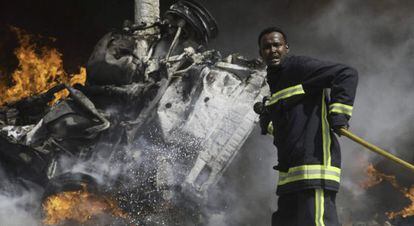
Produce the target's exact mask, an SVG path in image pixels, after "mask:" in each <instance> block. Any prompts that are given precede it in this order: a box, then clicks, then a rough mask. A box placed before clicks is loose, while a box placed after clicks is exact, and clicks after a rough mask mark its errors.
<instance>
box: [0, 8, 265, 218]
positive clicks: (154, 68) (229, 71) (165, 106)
mask: <svg viewBox="0 0 414 226" xmlns="http://www.w3.org/2000/svg"><path fill="white" fill-rule="evenodd" d="M158 14H159V3H158V2H157V1H153V0H146V1H144V0H142V1H136V18H135V20H136V21H135V23H130V22H125V24H124V27H123V29H122V31H118V32H111V33H108V34H106V35H105V36H104V37H103V38H102V39H101V40H100V41H99V42H98V43H97V45H96V47H95V50H94V51H93V53H92V55H91V57H90V59H89V61H88V64H87V82H86V85H85V86H81V85H76V86H74V87H70V86H68V85H65V84H62V85H58V86H56V87H54V88H52V89H50V90H49V91H47V92H46V93H43V94H40V95H37V96H31V97H29V98H26V99H23V100H20V101H18V102H16V103H13V104H9V105H7V106H6V107H3V108H2V110H1V112H0V125H1V127H0V143H1V150H0V155H1V158H0V159H1V164H2V165H3V167H4V168H5V169H6V170H7V172H8V174H9V175H12V176H11V177H13V178H14V180H16V181H19V183H21V184H25V183H29V182H27V181H30V183H36V184H38V185H40V186H42V187H43V188H44V195H43V197H45V198H46V197H48V196H51V195H53V194H55V193H58V192H62V191H68V190H76V189H80V186H81V185H82V184H87V185H88V189H89V190H92V191H93V190H94V191H95V192H103V193H110V194H112V195H115V196H116V197H117V198H118V201H119V202H120V206H121V207H123V208H124V209H126V210H127V212H130V213H131V214H132V215H133V214H136V215H140V214H141V215H142V216H145V217H146V218H145V219H146V220H144V219H143V218H141V219H140V222H141V223H142V224H144V225H145V223H147V224H151V222H154V221H155V220H154V219H155V218H157V217H154V216H155V215H157V214H158V215H162V214H161V213H160V212H161V211H160V210H159V208H160V207H161V206H163V205H164V204H165V203H168V205H170V206H179V207H180V208H183V206H187V207H188V211H189V212H190V213H191V212H196V211H195V210H194V208H193V206H194V205H193V206H192V205H190V204H189V203H203V202H205V201H206V200H207V196H208V191H209V189H210V188H211V187H212V186H213V185H215V184H216V183H217V181H218V180H219V179H220V177H221V175H222V174H223V172H225V170H226V168H227V167H228V166H229V164H230V163H231V162H232V160H233V158H234V157H235V155H236V154H237V152H238V151H239V150H240V148H241V146H242V145H243V143H244V141H245V140H246V139H247V137H248V136H249V134H250V132H251V131H252V129H253V127H254V123H255V120H256V118H257V115H256V114H255V113H254V111H253V109H252V105H253V103H255V102H257V101H260V100H261V99H262V97H263V96H264V94H265V93H266V92H268V91H267V88H266V86H265V74H264V70H263V67H262V66H261V64H260V63H259V62H257V61H248V60H246V59H244V58H243V57H240V56H238V55H235V54H234V55H230V56H229V57H226V58H222V57H221V56H220V53H219V52H218V51H215V50H205V49H204V47H203V46H204V45H206V44H207V43H208V41H209V40H211V39H212V38H214V37H215V36H216V35H217V33H218V28H217V25H216V22H215V20H214V18H213V17H212V16H211V15H210V14H209V12H208V11H207V10H206V9H205V8H204V7H203V6H201V5H199V4H198V3H197V2H195V1H190V0H182V1H179V2H177V3H175V4H173V5H172V6H171V7H170V8H169V9H168V10H167V11H166V13H165V14H164V18H163V20H162V21H161V20H160V19H159V16H158ZM62 89H67V90H68V91H69V92H70V95H69V97H68V98H66V99H64V100H61V101H60V102H58V103H57V104H55V105H54V106H52V107H49V106H48V102H50V100H52V99H53V94H54V93H56V92H57V91H59V90H62ZM79 165H81V166H82V169H81V170H79V169H78V170H76V167H75V166H79ZM115 171H116V172H115ZM122 197H123V198H122ZM189 200H191V201H189ZM184 203H185V205H184ZM164 206H165V205H164ZM190 206H191V207H190ZM138 213H139V214H138ZM193 214H194V213H193ZM170 215H171V214H170ZM190 215H192V214H190ZM148 216H153V217H152V218H151V217H148ZM177 216H179V215H176V216H175V217H177ZM187 216H188V214H187ZM161 218H162V217H161ZM184 218H186V217H184ZM195 218H197V219H198V220H197V221H199V216H197V217H195Z"/></svg>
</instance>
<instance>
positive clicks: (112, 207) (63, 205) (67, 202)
mask: <svg viewBox="0 0 414 226" xmlns="http://www.w3.org/2000/svg"><path fill="white" fill-rule="evenodd" d="M42 206H43V210H44V211H45V219H44V220H43V223H44V224H45V225H56V224H59V223H62V222H64V221H66V220H74V221H77V222H79V223H85V222H87V221H88V220H90V219H91V218H92V217H93V216H97V215H99V214H103V213H110V214H112V215H113V216H115V217H121V218H126V217H127V214H126V213H124V212H123V211H122V210H121V209H120V208H119V207H118V205H117V203H116V201H115V200H113V199H111V198H108V197H101V196H99V197H98V196H97V195H94V194H92V193H89V192H88V191H87V189H86V185H82V190H78V191H67V192H62V193H58V194H56V195H53V196H50V197H48V198H47V199H46V200H45V201H44V202H43V204H42Z"/></svg>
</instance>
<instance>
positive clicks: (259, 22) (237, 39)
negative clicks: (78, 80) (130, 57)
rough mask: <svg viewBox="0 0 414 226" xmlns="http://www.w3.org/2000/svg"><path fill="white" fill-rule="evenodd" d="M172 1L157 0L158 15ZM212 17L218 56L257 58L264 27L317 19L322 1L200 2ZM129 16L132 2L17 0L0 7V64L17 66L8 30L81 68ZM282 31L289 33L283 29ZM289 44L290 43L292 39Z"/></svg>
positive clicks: (10, 67) (246, 0)
mask: <svg viewBox="0 0 414 226" xmlns="http://www.w3.org/2000/svg"><path fill="white" fill-rule="evenodd" d="M173 2H175V1H172V0H161V1H160V4H161V14H162V12H164V11H165V10H166V9H167V8H168V7H169V5H171V3H173ZM200 2H201V3H202V4H203V5H205V6H206V7H207V9H209V10H210V11H211V12H212V14H213V16H214V17H215V18H216V20H217V23H218V26H219V29H220V34H219V37H218V38H217V39H216V40H214V41H213V42H212V43H211V45H210V47H212V48H215V49H218V50H220V51H221V52H222V53H223V54H229V53H232V52H240V53H242V54H243V55H247V56H248V57H251V58H253V57H256V52H257V50H256V36H257V33H259V32H260V30H261V29H263V28H264V27H266V26H269V25H275V24H278V25H281V24H298V23H303V21H304V20H306V19H307V18H309V17H311V16H312V15H315V14H316V15H317V14H318V12H319V11H320V10H322V9H323V7H324V5H326V3H327V2H329V1H327V0H279V1H266V0H258V1H254V4H252V3H253V2H252V1H250V0H238V1H219V0H200ZM133 16H134V1H133V0H105V1H102V0H87V1H85V0H66V1H52V0H37V1H31V0H16V1H7V2H6V1H2V3H0V41H1V42H0V43H1V44H0V57H1V58H0V62H1V63H0V65H1V67H3V68H7V69H8V71H10V70H12V68H14V67H15V66H16V62H15V61H13V57H12V56H11V55H12V54H11V53H12V50H13V49H14V48H15V47H16V45H17V43H16V41H15V39H14V36H13V35H12V34H10V32H9V30H8V26H10V25H11V26H16V27H19V28H22V29H24V30H26V31H28V32H29V33H31V34H35V35H42V36H44V37H54V38H56V42H55V43H53V44H52V45H53V46H54V47H57V48H58V49H59V50H60V51H61V52H62V53H63V55H64V56H63V58H64V64H65V68H66V69H67V70H69V71H72V70H76V69H77V67H79V66H80V65H84V64H85V63H86V61H87V59H88V57H89V54H90V53H91V51H92V49H93V47H94V45H95V43H96V42H97V41H98V40H99V38H100V37H102V36H103V35H104V34H105V33H106V32H108V31H111V30H112V29H119V28H121V26H122V22H123V21H124V20H125V19H129V20H132V19H133ZM285 29H286V30H287V32H289V31H290V30H294V29H291V28H289V27H285ZM292 41H293V40H292Z"/></svg>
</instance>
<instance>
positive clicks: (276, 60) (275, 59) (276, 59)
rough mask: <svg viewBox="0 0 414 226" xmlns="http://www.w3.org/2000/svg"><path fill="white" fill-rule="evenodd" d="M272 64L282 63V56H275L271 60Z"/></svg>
mask: <svg viewBox="0 0 414 226" xmlns="http://www.w3.org/2000/svg"><path fill="white" fill-rule="evenodd" d="M270 61H271V62H272V64H278V63H280V58H279V57H273V58H272V59H271V60H270Z"/></svg>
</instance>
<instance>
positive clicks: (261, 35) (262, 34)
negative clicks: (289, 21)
mask: <svg viewBox="0 0 414 226" xmlns="http://www.w3.org/2000/svg"><path fill="white" fill-rule="evenodd" d="M272 32H278V33H280V34H282V36H283V39H285V42H286V43H288V41H287V37H286V34H285V33H284V32H283V31H282V29H280V28H279V27H268V28H266V29H264V30H263V31H262V32H260V35H259V40H258V44H259V47H260V41H261V40H262V37H263V36H264V35H265V34H269V33H272Z"/></svg>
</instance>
